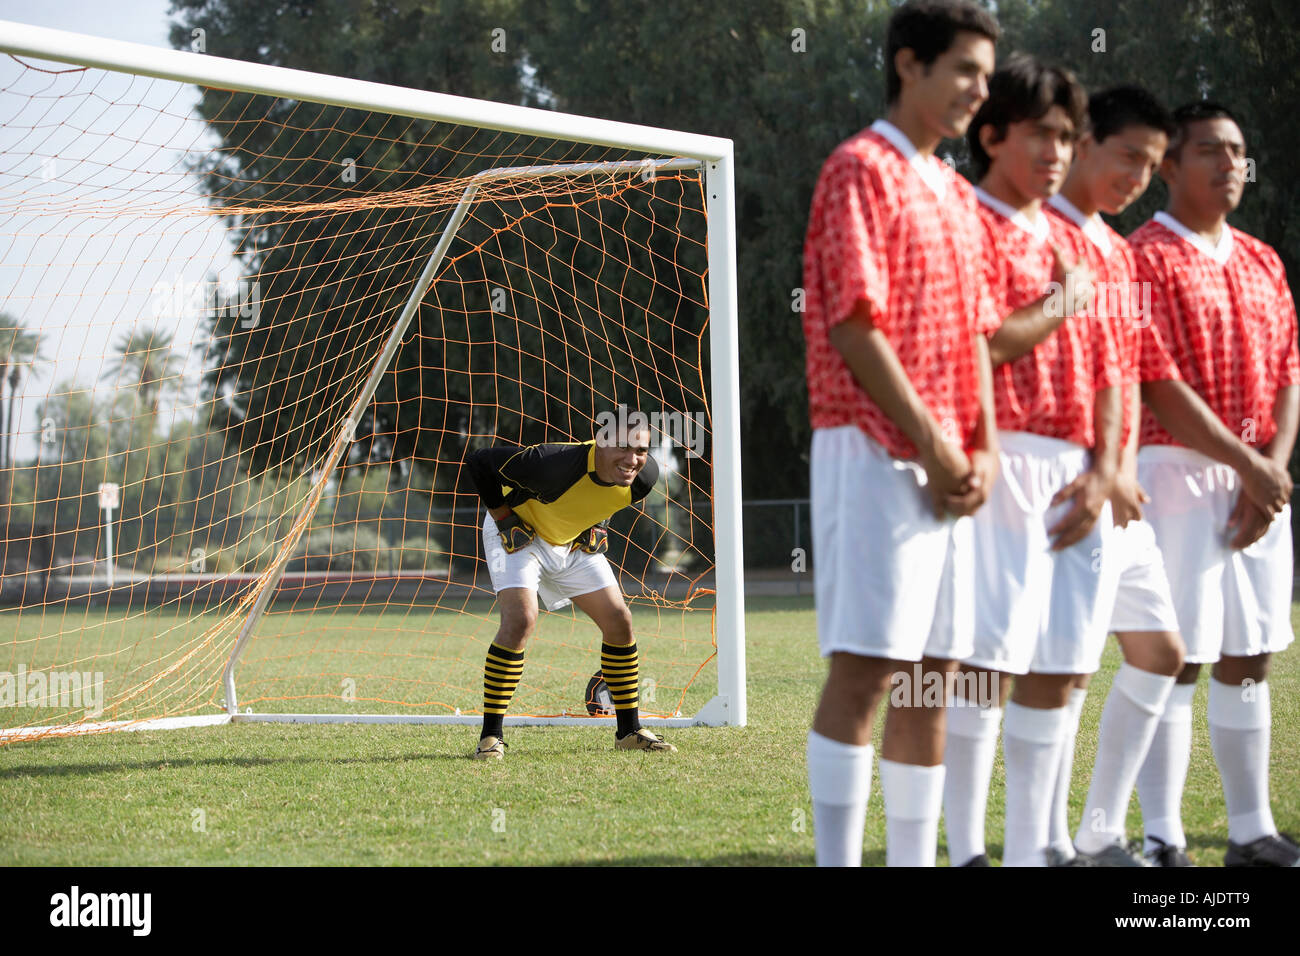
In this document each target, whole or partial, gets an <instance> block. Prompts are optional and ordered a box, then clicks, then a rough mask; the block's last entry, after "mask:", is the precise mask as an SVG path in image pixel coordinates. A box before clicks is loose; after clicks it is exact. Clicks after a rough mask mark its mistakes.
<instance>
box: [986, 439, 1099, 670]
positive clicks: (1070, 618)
mask: <svg viewBox="0 0 1300 956" xmlns="http://www.w3.org/2000/svg"><path fill="white" fill-rule="evenodd" d="M999 440H1000V442H1001V445H1002V452H1001V462H1002V473H1001V475H999V476H998V482H997V484H996V485H995V486H994V488H993V492H992V494H991V495H990V496H989V500H988V502H986V503H985V505H984V507H983V508H981V509H980V510H979V511H977V512H975V554H976V572H975V573H976V592H975V650H974V653H973V654H971V656H970V657H968V658H967V659H966V663H968V664H973V665H975V666H977V667H987V668H990V669H992V670H999V671H1005V672H1007V673H1009V674H1024V673H1027V672H1029V671H1034V672H1036V673H1040V674H1091V673H1093V672H1094V671H1095V670H1097V668H1098V666H1100V664H1101V653H1102V651H1103V650H1104V649H1105V646H1106V635H1107V634H1108V633H1109V631H1108V630H1107V626H1108V625H1109V623H1110V612H1111V609H1112V608H1113V606H1114V602H1115V584H1116V578H1117V577H1118V575H1117V573H1116V571H1117V568H1116V567H1115V564H1114V561H1113V559H1112V555H1110V554H1108V550H1109V549H1108V548H1107V545H1108V543H1109V541H1110V537H1111V534H1112V532H1113V531H1114V527H1113V526H1112V524H1111V517H1110V502H1107V503H1106V504H1105V506H1104V507H1103V508H1102V512H1101V516H1100V517H1099V518H1098V519H1097V522H1096V524H1094V525H1093V527H1092V530H1090V531H1089V532H1088V536H1087V537H1086V538H1084V539H1083V540H1082V541H1079V542H1077V543H1075V544H1073V545H1071V546H1070V547H1069V548H1067V549H1065V550H1064V551H1053V550H1052V538H1051V536H1049V535H1048V533H1047V532H1048V529H1049V528H1051V527H1053V526H1054V525H1055V524H1056V523H1057V522H1058V521H1060V520H1061V518H1063V517H1064V516H1065V515H1067V514H1069V512H1070V510H1071V509H1072V508H1073V507H1074V502H1073V501H1065V502H1062V503H1061V504H1059V505H1057V506H1056V507H1052V506H1051V501H1052V498H1053V497H1054V496H1055V495H1056V493H1057V492H1058V491H1060V490H1061V489H1062V488H1064V487H1065V486H1066V485H1067V484H1069V483H1070V482H1071V481H1073V480H1074V478H1076V477H1077V476H1078V475H1080V474H1081V473H1082V472H1083V471H1085V470H1086V469H1087V468H1088V466H1089V451H1088V449H1086V448H1084V447H1083V446H1081V445H1076V444H1074V443H1072V442H1067V441H1062V440H1060V439H1057V438H1048V437H1046V436H1043V435H1034V434H1030V433H1028V432H1002V433H1001V434H1000V437H999Z"/></svg>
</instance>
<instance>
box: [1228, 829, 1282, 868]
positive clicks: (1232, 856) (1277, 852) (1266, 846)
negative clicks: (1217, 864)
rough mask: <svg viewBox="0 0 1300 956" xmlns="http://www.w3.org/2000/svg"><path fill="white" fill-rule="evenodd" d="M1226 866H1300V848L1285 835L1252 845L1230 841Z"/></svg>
mask: <svg viewBox="0 0 1300 956" xmlns="http://www.w3.org/2000/svg"><path fill="white" fill-rule="evenodd" d="M1223 865H1224V866H1300V846H1297V845H1296V842H1295V840H1292V839H1291V838H1290V837H1289V836H1287V835H1286V834H1285V833H1273V834H1270V835H1269V836H1263V837H1260V838H1259V839H1258V840H1252V841H1251V842H1250V843H1245V844H1241V843H1233V842H1232V841H1231V840H1229V841H1228V853H1227V855H1226V856H1224V858H1223Z"/></svg>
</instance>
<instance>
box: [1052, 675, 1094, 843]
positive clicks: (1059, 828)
mask: <svg viewBox="0 0 1300 956" xmlns="http://www.w3.org/2000/svg"><path fill="white" fill-rule="evenodd" d="M1087 697H1088V691H1087V690H1085V689H1084V688H1082V687H1075V688H1073V689H1071V691H1070V700H1069V702H1068V703H1067V704H1066V705H1065V710H1066V713H1067V717H1066V721H1065V730H1064V736H1063V737H1062V738H1061V762H1060V763H1059V764H1058V765H1057V769H1056V788H1055V790H1054V791H1053V792H1052V815H1051V817H1050V818H1049V820H1048V829H1047V845H1048V846H1050V847H1055V848H1056V849H1057V850H1059V851H1060V853H1061V855H1062V856H1063V857H1065V858H1066V859H1067V860H1069V859H1073V858H1074V856H1075V853H1074V841H1072V840H1071V839H1070V783H1071V780H1072V779H1073V776H1074V742H1075V738H1077V737H1078V736H1079V715H1080V714H1082V713H1083V702H1084V700H1085V699H1087Z"/></svg>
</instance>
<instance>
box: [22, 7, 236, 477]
mask: <svg viewBox="0 0 1300 956" xmlns="http://www.w3.org/2000/svg"><path fill="white" fill-rule="evenodd" d="M168 7H169V3H168V0H113V2H104V0H45V2H36V3H34V2H31V0H21V2H19V0H0V20H8V21H14V22H17V23H25V24H30V25H33V26H42V27H49V28H53V29H61V30H73V31H75V32H77V33H83V34H87V35H91V36H96V37H104V38H108V39H114V40H125V41H128V42H132V43H139V44H144V45H146V46H153V47H159V48H162V49H171V45H170V43H169V42H168V39H167V34H168V19H169V18H168V13H167V11H168ZM2 39H3V29H2V28H0V40H2ZM23 59H24V62H25V63H26V64H28V66H27V67H24V66H23V65H21V64H20V63H18V62H16V61H15V60H14V59H13V58H12V57H10V56H9V55H8V54H0V312H5V313H7V314H8V315H10V316H13V317H16V318H18V319H19V320H21V321H22V323H23V324H24V326H26V327H27V328H29V329H36V328H39V329H40V330H41V345H40V348H41V352H42V354H43V358H44V360H43V361H41V362H39V363H38V364H37V366H36V368H35V369H34V370H33V372H34V374H31V375H28V376H26V380H25V381H24V383H23V386H22V387H21V388H20V391H19V406H20V410H19V421H20V423H21V424H20V430H21V437H20V443H19V450H18V458H19V460H22V459H23V458H25V457H28V456H30V455H31V454H32V453H33V451H34V449H35V447H36V443H37V440H38V436H39V435H40V433H41V431H42V427H41V426H42V422H41V421H40V420H39V418H40V416H39V414H38V412H39V407H40V405H41V404H42V402H43V400H44V398H45V396H46V395H47V394H53V393H55V392H59V391H63V390H64V389H63V388H62V387H61V386H62V385H63V383H65V382H69V381H75V382H76V383H77V384H78V385H80V386H81V387H83V388H94V389H96V390H97V392H98V393H99V395H100V396H101V397H102V398H104V399H106V398H107V397H108V393H109V392H111V391H112V390H113V389H114V388H115V387H117V386H118V385H119V383H118V382H117V381H115V379H114V377H113V376H112V375H110V374H108V373H107V369H106V363H107V361H108V356H109V355H110V354H111V351H112V345H113V344H114V343H117V342H119V341H120V340H121V339H122V337H123V335H124V333H127V332H129V331H132V330H137V331H142V332H148V331H149V330H152V329H154V328H160V329H162V330H164V331H165V332H167V333H168V334H171V335H173V336H174V346H175V348H176V350H177V353H178V354H179V355H180V356H181V360H182V369H181V374H182V377H183V380H184V381H183V383H182V384H183V387H184V390H185V391H186V392H188V396H187V397H186V398H181V399H177V400H174V401H173V402H172V403H171V404H170V405H168V406H164V409H163V421H162V422H160V424H162V425H163V426H164V427H166V425H167V417H168V414H169V413H170V414H171V415H175V416H178V417H180V418H185V417H189V412H190V408H191V406H192V403H193V401H194V397H195V392H196V386H197V381H198V376H199V372H200V370H201V365H202V357H201V355H198V354H195V353H194V351H193V345H194V343H195V341H196V339H197V334H196V332H197V327H198V323H197V319H198V310H197V297H195V302H196V304H195V305H189V304H187V299H188V298H189V297H190V296H191V295H192V294H193V292H194V290H195V288H196V287H198V286H199V285H200V284H201V283H204V282H206V281H207V280H208V278H209V277H210V276H212V275H216V276H219V277H220V278H223V279H232V278H233V277H234V276H235V275H236V273H235V270H234V267H233V260H232V257H231V255H230V243H229V241H228V240H227V238H226V235H225V229H224V225H223V223H222V221H221V220H220V219H219V218H217V217H214V216H212V215H210V214H205V213H204V212H203V210H204V209H205V207H206V203H205V200H204V198H203V196H202V194H201V192H200V191H199V189H198V183H197V180H196V178H195V177H194V176H193V175H192V174H191V173H189V172H188V169H187V163H188V162H190V161H192V160H193V159H194V158H195V157H196V156H197V155H201V154H203V153H205V152H207V150H209V149H210V148H211V146H212V145H213V143H214V142H215V139H214V138H213V137H212V136H211V134H209V133H208V132H207V131H206V129H205V127H204V126H203V124H202V123H201V122H200V121H199V120H198V119H197V118H195V117H194V116H193V115H191V111H192V109H193V106H194V104H195V103H196V102H197V100H198V92H197V90H196V88H195V87H193V86H189V85H185V84H181V83H175V82H171V81H163V80H152V79H142V78H138V77H130V76H126V75H123V74H111V73H106V72H103V71H78V70H76V69H75V68H71V67H70V66H69V65H67V64H58V63H51V62H43V61H39V60H32V59H28V58H23ZM30 67H35V68H36V69H31V68H30ZM164 207H165V208H167V209H168V210H169V212H168V213H167V214H166V215H163V213H162V210H163V208H164ZM178 208H179V209H180V210H182V212H179V213H178V212H177V211H176V210H177V209H178ZM187 209H188V210H191V212H188V213H187V212H184V211H183V210H187Z"/></svg>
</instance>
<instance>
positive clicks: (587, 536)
mask: <svg viewBox="0 0 1300 956" xmlns="http://www.w3.org/2000/svg"><path fill="white" fill-rule="evenodd" d="M579 549H581V550H583V551H586V552H587V553H588V554H604V553H605V552H606V551H608V550H609V532H608V531H606V530H605V526H604V525H603V524H598V525H593V526H592V527H590V528H588V529H587V530H586V531H584V532H582V534H580V535H578V537H577V538H575V539H574V541H573V544H572V545H571V546H570V547H569V550H570V551H577V550H579Z"/></svg>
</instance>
